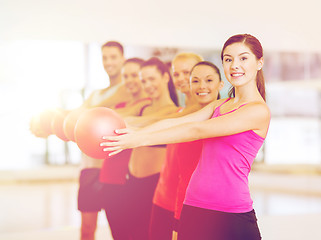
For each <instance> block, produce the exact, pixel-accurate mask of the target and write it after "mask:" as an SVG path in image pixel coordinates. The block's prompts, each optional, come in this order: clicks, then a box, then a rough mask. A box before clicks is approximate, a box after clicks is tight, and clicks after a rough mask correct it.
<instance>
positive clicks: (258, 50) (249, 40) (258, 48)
mask: <svg viewBox="0 0 321 240" xmlns="http://www.w3.org/2000/svg"><path fill="white" fill-rule="evenodd" d="M233 43H243V44H245V45H246V46H247V47H248V48H249V49H250V50H251V51H252V53H253V54H254V55H255V56H256V58H257V59H258V60H259V59H261V58H262V57H263V48H262V45H261V43H260V42H259V40H258V39H257V38H255V37H254V36H252V35H250V34H238V35H234V36H232V37H230V38H229V39H228V40H227V41H226V42H225V43H224V46H223V48H222V51H221V59H222V61H223V53H224V50H225V48H226V47H227V46H229V45H231V44H233ZM256 86H257V88H258V90H259V92H260V94H261V96H262V98H263V99H264V100H265V80H264V75H263V70H262V69H260V70H258V72H257V75H256ZM229 96H230V97H233V96H235V89H234V87H231V89H230V91H229Z"/></svg>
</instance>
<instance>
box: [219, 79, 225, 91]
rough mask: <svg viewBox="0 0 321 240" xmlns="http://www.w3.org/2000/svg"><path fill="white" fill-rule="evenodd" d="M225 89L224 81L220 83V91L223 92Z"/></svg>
mask: <svg viewBox="0 0 321 240" xmlns="http://www.w3.org/2000/svg"><path fill="white" fill-rule="evenodd" d="M223 87H224V81H222V80H221V81H220V86H219V87H218V91H221V90H222V89H223Z"/></svg>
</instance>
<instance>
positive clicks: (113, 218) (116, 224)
mask: <svg viewBox="0 0 321 240" xmlns="http://www.w3.org/2000/svg"><path fill="white" fill-rule="evenodd" d="M124 189H125V186H124V185H118V184H104V191H103V208H104V209H105V212H106V217H107V220H108V223H109V227H110V230H111V234H112V236H113V239H114V240H129V239H130V238H129V234H128V231H127V230H126V228H125V227H124V226H126V224H127V217H126V214H127V212H126V202H125V195H124V194H125V192H124Z"/></svg>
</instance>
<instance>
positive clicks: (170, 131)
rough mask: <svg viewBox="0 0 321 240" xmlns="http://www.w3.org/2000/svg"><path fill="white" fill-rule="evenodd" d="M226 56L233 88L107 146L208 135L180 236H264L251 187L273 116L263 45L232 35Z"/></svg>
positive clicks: (204, 239)
mask: <svg viewBox="0 0 321 240" xmlns="http://www.w3.org/2000/svg"><path fill="white" fill-rule="evenodd" d="M221 59H222V63H223V68H224V73H225V76H226V78H227V80H228V81H229V82H230V83H231V85H232V89H231V91H230V97H229V98H228V99H221V100H217V101H214V102H213V103H211V104H209V105H207V106H206V107H204V108H202V109H201V110H199V111H197V112H195V113H192V114H189V115H186V116H184V117H181V118H175V119H166V120H162V121H159V122H157V123H155V124H152V125H150V126H148V127H146V128H143V129H140V130H136V131H133V130H130V129H121V130H117V131H116V132H117V133H119V134H121V135H119V136H106V137H104V138H105V139H106V142H104V143H103V144H102V145H103V146H106V148H105V150H107V151H113V152H112V153H111V155H113V154H117V153H118V152H120V151H122V150H123V149H127V148H134V147H138V146H151V145H155V144H170V143H178V142H188V141H194V140H198V139H203V148H202V152H201V156H200V159H199V162H198V165H197V167H196V169H195V171H194V173H193V175H192V177H191V179H190V182H189V185H188V188H187V191H186V196H185V200H184V206H183V210H182V213H181V218H180V228H179V232H178V239H179V240H189V239H193V240H195V239H200V240H213V239H217V240H245V239H246V240H258V239H261V235H260V231H259V229H258V225H257V219H256V216H255V212H254V209H253V201H252V199H251V196H250V191H249V187H248V175H249V172H250V170H251V165H252V163H253V161H254V159H255V157H256V154H257V152H258V151H259V149H260V148H261V146H262V144H263V142H264V139H265V137H266V135H267V132H268V128H269V124H270V119H271V114H270V110H269V108H268V106H267V105H266V103H265V83H264V77H263V71H262V67H263V49H262V46H261V44H260V42H259V41H258V40H257V39H256V38H255V37H253V36H251V35H249V34H239V35H234V36H232V37H230V38H229V39H228V40H227V41H226V42H225V44H224V46H223V49H222V52H221Z"/></svg>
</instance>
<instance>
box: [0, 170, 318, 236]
mask: <svg viewBox="0 0 321 240" xmlns="http://www.w3.org/2000/svg"><path fill="white" fill-rule="evenodd" d="M77 171H78V169H76V168H69V169H68V168H67V169H66V168H54V169H50V170H42V172H41V173H40V172H38V173H36V172H29V173H26V172H21V173H20V174H17V173H15V174H16V177H15V180H14V181H13V180H12V179H11V180H10V179H9V178H8V177H7V178H6V176H12V173H9V172H6V173H2V174H1V175H0V176H2V177H0V196H1V197H0V212H1V214H0V239H3V240H22V239H23V240H26V239H27V240H29V239H30V240H31V239H32V240H40V239H41V240H42V239H46V240H51V239H52V240H53V239H55V240H56V239H60V240H64V239H66V240H67V239H68V240H72V239H75V240H78V239H79V226H80V215H79V212H78V211H77V190H78V183H77V177H76V176H77ZM70 173H71V174H70ZM35 176H38V178H37V179H38V180H35V179H36V178H35ZM39 178H41V179H42V180H41V181H40V180H39ZM250 182H251V191H252V198H253V200H254V208H255V210H256V213H257V217H258V223H259V226H260V229H261V234H262V239H263V240H302V239H309V240H317V239H321V231H320V230H319V225H320V222H321V175H319V174H282V173H271V172H266V171H263V172H262V171H253V172H252V173H251V177H250ZM96 239H97V240H100V239H101V240H102V239H104V240H112V237H111V236H110V232H109V229H108V223H107V221H106V218H105V215H104V214H103V213H101V214H99V219H98V230H97V233H96Z"/></svg>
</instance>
